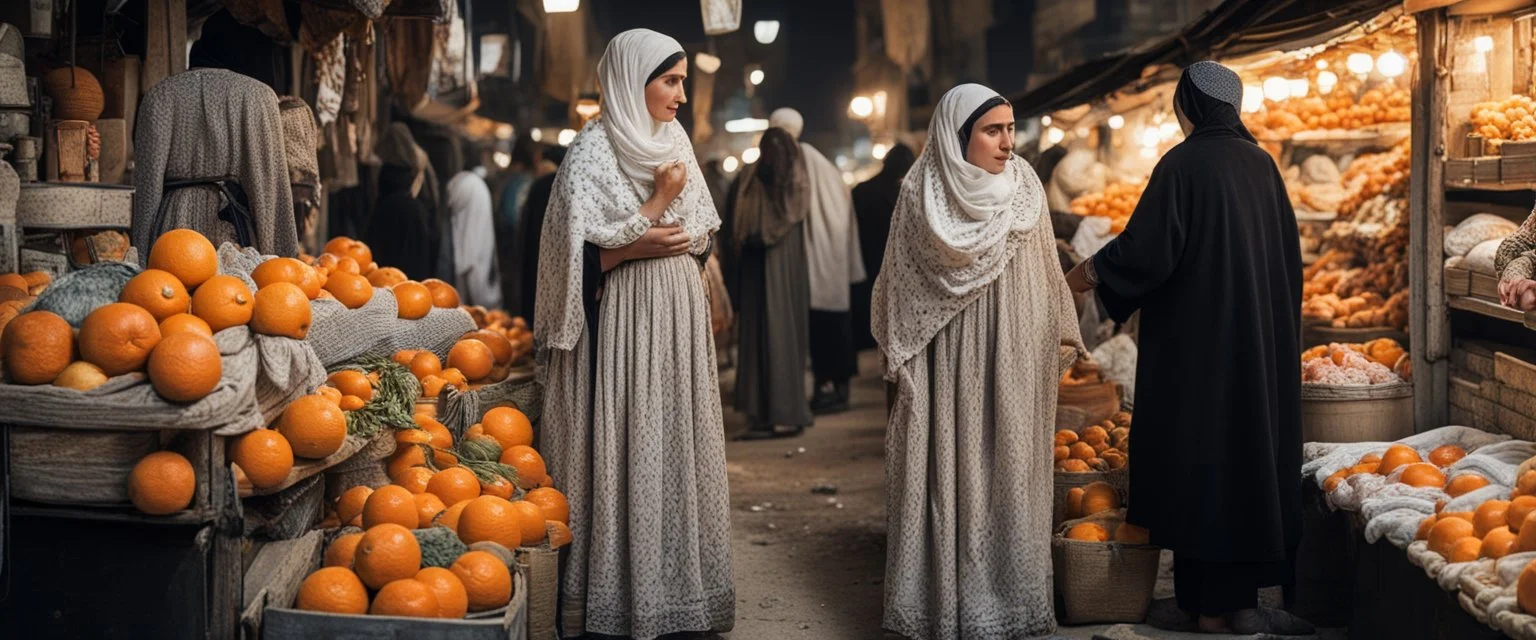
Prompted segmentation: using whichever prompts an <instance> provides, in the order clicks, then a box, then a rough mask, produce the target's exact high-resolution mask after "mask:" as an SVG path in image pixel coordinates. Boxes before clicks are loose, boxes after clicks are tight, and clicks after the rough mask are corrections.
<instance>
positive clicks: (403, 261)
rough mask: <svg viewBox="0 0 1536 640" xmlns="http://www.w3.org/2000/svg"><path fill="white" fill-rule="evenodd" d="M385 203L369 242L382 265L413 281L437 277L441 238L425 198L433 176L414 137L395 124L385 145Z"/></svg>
mask: <svg viewBox="0 0 1536 640" xmlns="http://www.w3.org/2000/svg"><path fill="white" fill-rule="evenodd" d="M379 157H380V158H381V159H382V160H383V165H382V166H381V167H380V168H379V199H378V202H377V203H375V204H374V210H373V215H372V216H371V217H370V219H369V221H368V230H367V233H366V234H364V241H365V242H367V243H368V246H369V248H371V249H373V257H374V260H375V261H376V262H378V263H379V264H387V265H390V266H394V267H397V268H399V269H400V270H401V271H404V272H405V275H406V277H409V278H410V279H412V280H425V279H427V278H431V277H434V275H435V274H436V270H435V269H436V264H437V234H436V233H434V232H433V229H432V217H431V214H430V213H428V211H427V207H426V205H424V204H422V202H421V199H420V197H419V196H420V194H421V191H422V189H424V188H425V186H426V181H427V180H429V179H430V178H429V176H428V175H427V171H426V156H425V154H422V153H420V149H419V148H418V147H417V146H416V143H415V140H414V139H413V138H412V137H411V132H410V131H409V130H407V129H406V128H405V125H403V124H400V123H398V122H397V123H395V124H393V125H391V127H390V128H389V129H388V130H387V131H386V132H385V135H384V137H383V138H382V139H381V140H380V141H379Z"/></svg>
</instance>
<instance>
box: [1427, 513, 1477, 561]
mask: <svg viewBox="0 0 1536 640" xmlns="http://www.w3.org/2000/svg"><path fill="white" fill-rule="evenodd" d="M1474 533H1476V532H1475V530H1474V529H1473V527H1472V523H1470V522H1467V521H1466V520H1462V519H1461V518H1441V519H1440V520H1439V521H1437V522H1435V526H1433V527H1430V529H1429V550H1430V551H1433V552H1435V553H1438V554H1440V555H1441V557H1446V558H1449V557H1450V555H1451V547H1453V546H1454V545H1455V544H1456V541H1458V540H1461V539H1462V538H1466V537H1470V536H1472V535H1473V534H1474Z"/></svg>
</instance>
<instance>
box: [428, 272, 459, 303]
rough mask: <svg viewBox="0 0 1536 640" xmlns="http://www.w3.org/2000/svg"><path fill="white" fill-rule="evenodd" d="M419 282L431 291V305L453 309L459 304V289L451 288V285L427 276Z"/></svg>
mask: <svg viewBox="0 0 1536 640" xmlns="http://www.w3.org/2000/svg"><path fill="white" fill-rule="evenodd" d="M421 283H422V284H424V285H426V286H427V289H430V290H431V291H432V306H435V307H438V308H440V309H453V308H456V307H458V306H459V290H458V289H455V288H453V285H451V284H448V283H446V282H443V281H442V280H438V279H437V278H428V279H426V280H422V281H421Z"/></svg>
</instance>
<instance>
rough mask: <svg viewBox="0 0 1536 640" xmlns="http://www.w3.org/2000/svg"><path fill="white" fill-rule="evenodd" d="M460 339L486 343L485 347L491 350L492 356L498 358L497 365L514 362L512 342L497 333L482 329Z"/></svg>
mask: <svg viewBox="0 0 1536 640" xmlns="http://www.w3.org/2000/svg"><path fill="white" fill-rule="evenodd" d="M459 339H460V340H479V341H481V342H484V343H485V346H487V347H490V348H491V354H492V355H494V356H495V357H496V364H507V363H509V362H511V361H512V342H511V341H510V340H507V337H506V336H504V335H501V334H499V333H496V332H495V331H491V330H490V329H480V330H477V331H471V332H469V333H466V334H464V335H463V336H462V337H460V338H459Z"/></svg>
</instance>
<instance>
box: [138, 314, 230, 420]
mask: <svg viewBox="0 0 1536 640" xmlns="http://www.w3.org/2000/svg"><path fill="white" fill-rule="evenodd" d="M147 371H148V373H149V381H150V383H151V384H153V385H154V387H155V392H156V393H159V394H160V397H162V398H165V399H166V400H170V401H171V402H196V401H198V400H201V399H203V398H205V397H207V396H208V394H210V393H213V390H214V389H215V388H217V387H218V386H219V380H220V379H221V378H223V376H224V359H223V357H222V356H220V355H219V345H218V343H216V342H214V341H213V338H210V337H208V336H205V335H201V334H198V333H192V332H187V331H183V332H180V333H173V334H171V335H169V336H166V337H165V338H164V339H162V340H161V341H160V343H159V344H157V345H155V350H154V351H151V352H150V353H149V366H148V367H147Z"/></svg>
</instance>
